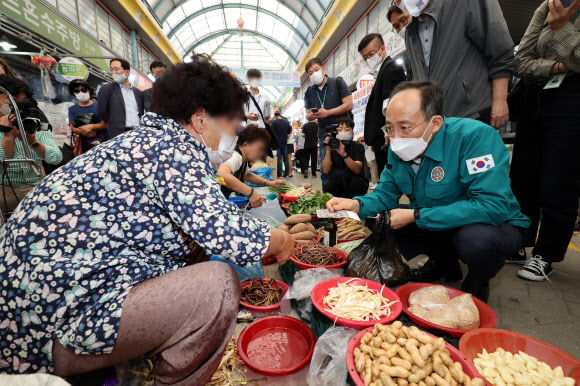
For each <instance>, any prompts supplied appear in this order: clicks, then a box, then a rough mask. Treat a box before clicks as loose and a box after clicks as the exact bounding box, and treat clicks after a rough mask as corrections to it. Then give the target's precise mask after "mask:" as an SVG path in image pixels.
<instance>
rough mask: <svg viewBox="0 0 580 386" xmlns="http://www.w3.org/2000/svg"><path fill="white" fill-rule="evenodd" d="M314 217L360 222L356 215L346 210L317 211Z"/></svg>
mask: <svg viewBox="0 0 580 386" xmlns="http://www.w3.org/2000/svg"><path fill="white" fill-rule="evenodd" d="M316 216H318V218H352V219H353V220H357V221H360V217H358V214H356V213H354V212H349V211H348V210H338V211H336V212H331V211H329V210H328V209H318V210H317V211H316Z"/></svg>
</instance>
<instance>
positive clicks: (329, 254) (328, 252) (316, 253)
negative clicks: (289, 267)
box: [296, 244, 342, 266]
mask: <svg viewBox="0 0 580 386" xmlns="http://www.w3.org/2000/svg"><path fill="white" fill-rule="evenodd" d="M296 260H298V261H300V262H302V263H305V264H309V265H320V266H324V265H334V264H338V263H340V262H341V261H342V260H341V259H340V257H338V254H337V253H336V252H334V251H333V250H332V249H330V248H328V247H325V246H323V245H320V244H317V245H301V246H299V247H298V248H296Z"/></svg>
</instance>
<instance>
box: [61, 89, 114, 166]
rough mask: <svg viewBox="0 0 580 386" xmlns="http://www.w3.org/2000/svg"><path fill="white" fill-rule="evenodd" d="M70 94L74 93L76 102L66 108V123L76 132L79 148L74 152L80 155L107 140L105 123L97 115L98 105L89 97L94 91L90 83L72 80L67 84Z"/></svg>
mask: <svg viewBox="0 0 580 386" xmlns="http://www.w3.org/2000/svg"><path fill="white" fill-rule="evenodd" d="M68 91H69V93H70V95H74V96H75V98H77V100H78V101H79V103H78V104H76V105H74V106H71V107H69V108H68V122H69V123H68V124H69V127H70V129H71V132H72V133H74V134H76V135H75V138H76V140H77V145H78V144H79V143H78V141H80V148H79V149H78V151H77V149H76V147H75V153H77V155H80V154H82V153H84V152H86V151H89V150H91V149H92V148H93V147H95V146H97V145H100V144H101V143H103V142H105V141H106V140H107V124H106V123H105V121H103V120H102V119H101V117H100V116H99V105H98V103H97V102H96V101H93V100H92V99H91V96H92V95H93V94H94V93H95V91H94V90H93V88H92V87H91V85H90V84H88V83H87V82H86V81H84V80H73V81H72V82H70V83H69V85H68Z"/></svg>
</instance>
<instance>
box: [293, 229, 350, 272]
mask: <svg viewBox="0 0 580 386" xmlns="http://www.w3.org/2000/svg"><path fill="white" fill-rule="evenodd" d="M317 237H318V236H317ZM318 242H320V237H318ZM312 244H315V243H311V244H307V245H312ZM297 247H298V246H297ZM327 248H330V249H331V250H333V251H334V252H336V254H337V255H338V257H339V258H340V260H341V262H340V263H338V264H332V265H311V264H306V263H303V262H301V261H298V260H297V259H296V256H295V255H296V248H294V255H292V256H290V260H292V261H293V262H294V264H296V265H297V266H298V268H300V269H311V268H340V267H342V266H343V265H345V264H346V257H347V256H348V254H347V253H346V252H345V251H341V250H340V249H336V248H333V247H327Z"/></svg>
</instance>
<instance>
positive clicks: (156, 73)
mask: <svg viewBox="0 0 580 386" xmlns="http://www.w3.org/2000/svg"><path fill="white" fill-rule="evenodd" d="M149 70H150V71H151V75H153V77H154V78H155V81H157V79H159V78H161V77H162V76H163V74H165V71H167V66H166V65H165V63H163V62H162V61H160V60H155V61H153V62H151V64H150V65H149ZM153 87H155V83H153ZM153 87H151V88H148V89H147V90H145V91H143V107H144V109H145V112H148V111H149V109H150V107H151V98H153Z"/></svg>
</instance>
